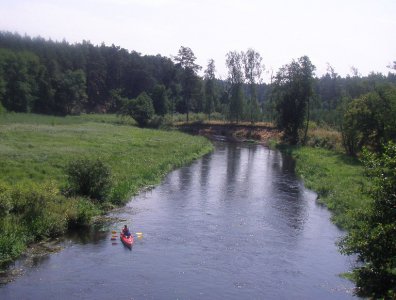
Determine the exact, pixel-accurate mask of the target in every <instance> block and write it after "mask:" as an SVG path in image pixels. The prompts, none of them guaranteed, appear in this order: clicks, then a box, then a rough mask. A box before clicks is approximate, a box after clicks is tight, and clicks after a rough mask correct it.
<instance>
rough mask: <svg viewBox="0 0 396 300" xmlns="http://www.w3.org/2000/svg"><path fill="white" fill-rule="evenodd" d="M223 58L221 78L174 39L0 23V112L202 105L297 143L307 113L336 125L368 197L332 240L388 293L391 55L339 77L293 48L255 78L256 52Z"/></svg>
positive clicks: (152, 110)
mask: <svg viewBox="0 0 396 300" xmlns="http://www.w3.org/2000/svg"><path fill="white" fill-rule="evenodd" d="M225 62H226V66H227V71H228V72H227V78H226V79H225V80H221V79H219V78H216V66H215V61H214V60H213V59H210V60H209V61H208V63H207V65H206V66H205V69H204V70H203V74H204V75H203V76H200V75H199V71H200V70H201V69H202V67H201V66H199V65H198V64H197V63H196V57H195V55H194V52H193V51H192V50H191V49H190V48H188V47H184V46H182V47H180V49H179V51H178V53H177V54H176V55H175V56H174V57H171V58H168V57H163V56H161V55H156V56H149V55H141V54H140V53H137V52H135V51H128V50H126V49H123V48H120V47H118V46H115V45H111V46H106V45H105V44H102V45H100V46H97V45H93V44H91V43H90V42H87V41H83V42H82V43H76V44H69V43H68V42H66V41H62V42H54V41H51V40H45V39H42V38H30V37H28V36H20V35H18V34H13V33H9V32H0V112H1V110H2V107H4V108H5V109H6V110H8V111H15V112H34V113H42V114H54V115H68V114H79V113H83V112H84V113H91V112H100V113H120V114H125V115H129V116H132V117H133V118H134V119H135V120H136V121H137V123H138V124H139V125H140V126H146V125H147V124H148V122H149V120H150V119H151V118H152V117H153V116H154V115H155V114H156V115H159V116H164V115H166V114H173V113H182V114H186V120H187V121H189V115H190V112H203V113H205V114H206V115H207V117H208V119H211V118H213V117H215V116H214V115H215V114H216V117H219V116H221V117H222V118H224V119H226V120H229V121H231V122H240V121H248V122H251V123H255V122H258V121H270V122H274V123H275V124H276V125H277V126H278V128H279V129H281V130H283V132H284V137H285V139H286V140H287V141H288V142H289V143H290V144H304V143H305V142H306V140H307V131H308V128H309V123H310V122H311V121H314V122H316V123H317V124H319V125H326V126H330V127H333V128H335V129H338V130H339V131H340V132H341V134H342V143H343V146H344V148H345V152H346V153H347V154H349V155H351V156H356V155H357V154H359V153H361V152H363V153H365V154H364V155H363V156H364V157H365V163H366V166H367V170H368V171H367V172H368V174H369V176H371V178H373V180H372V187H371V190H370V196H371V197H372V198H373V199H374V201H373V205H372V206H371V207H370V209H369V211H367V212H360V213H358V215H357V216H356V220H357V225H356V228H352V229H351V230H350V233H349V234H348V235H347V236H346V237H345V238H344V239H343V240H342V241H341V243H340V245H341V246H340V247H341V249H342V251H343V252H344V253H347V254H358V258H359V259H360V260H361V261H363V262H365V263H366V264H365V265H364V266H362V267H360V268H358V269H357V271H356V273H355V276H356V281H357V283H358V286H359V287H360V288H362V290H364V291H365V294H366V295H371V296H375V297H377V296H384V295H385V297H386V296H387V295H388V296H389V295H394V291H395V289H396V288H395V285H396V276H395V275H394V274H395V268H396V266H395V262H396V260H395V256H396V254H395V249H396V247H395V242H394V241H395V240H396V239H395V238H394V236H395V232H396V231H395V230H396V227H395V222H394V220H395V217H396V210H395V207H396V204H395V199H396V197H395V194H396V192H395V186H396V184H395V178H396V175H395V165H396V155H395V154H396V150H395V149H396V147H395V144H394V143H395V141H396V74H395V72H394V71H395V70H396V62H394V63H393V65H391V66H389V70H390V71H389V73H388V74H387V75H383V74H380V73H371V74H369V75H368V76H361V74H359V71H358V70H357V69H356V68H353V70H352V75H347V76H346V77H341V76H340V75H339V74H337V73H336V71H335V70H334V68H333V67H332V66H331V65H328V69H327V72H326V74H324V75H322V76H320V77H318V76H316V75H315V66H314V65H313V64H312V62H311V61H310V59H309V57H307V56H302V57H300V58H298V59H294V60H292V61H291V62H290V63H288V64H285V65H284V66H282V67H281V68H280V69H279V70H278V71H277V72H276V73H275V75H274V74H273V72H271V81H270V83H264V82H262V75H263V72H265V68H264V64H263V58H262V57H261V55H260V53H258V52H257V51H255V50H254V49H248V50H247V51H230V52H228V53H227V55H226V58H225ZM364 149H365V150H364ZM367 149H369V150H372V152H368V151H367ZM373 153H376V154H373ZM389 297H391V296H389Z"/></svg>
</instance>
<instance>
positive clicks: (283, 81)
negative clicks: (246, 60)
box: [274, 56, 315, 144]
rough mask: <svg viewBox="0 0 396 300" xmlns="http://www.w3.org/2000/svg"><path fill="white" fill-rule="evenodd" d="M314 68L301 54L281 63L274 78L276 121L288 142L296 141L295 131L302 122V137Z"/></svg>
mask: <svg viewBox="0 0 396 300" xmlns="http://www.w3.org/2000/svg"><path fill="white" fill-rule="evenodd" d="M314 70H315V66H314V65H312V63H311V61H310V60H309V58H308V57H307V56H302V57H300V58H299V59H298V60H297V61H295V60H293V61H292V62H291V63H290V64H289V65H285V66H283V67H282V68H281V69H280V70H279V71H278V73H277V75H276V78H275V88H274V93H275V97H276V98H277V104H276V110H277V113H278V116H277V124H278V127H279V128H281V129H283V130H284V134H285V138H286V139H288V140H289V142H290V143H291V144H297V143H298V142H300V140H301V139H300V136H299V130H300V129H302V128H303V125H304V122H306V127H305V133H304V138H303V141H305V139H306V135H307V130H308V123H309V117H310V115H309V105H310V99H311V97H312V95H313V89H312V86H313V72H314Z"/></svg>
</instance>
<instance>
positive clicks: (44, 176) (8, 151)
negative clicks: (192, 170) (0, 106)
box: [0, 114, 212, 197]
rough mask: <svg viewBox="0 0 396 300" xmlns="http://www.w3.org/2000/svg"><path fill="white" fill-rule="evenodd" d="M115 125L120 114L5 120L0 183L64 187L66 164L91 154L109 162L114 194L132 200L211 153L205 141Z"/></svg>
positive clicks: (0, 131) (0, 129) (0, 126)
mask: <svg viewBox="0 0 396 300" xmlns="http://www.w3.org/2000/svg"><path fill="white" fill-rule="evenodd" d="M116 121H117V117H116V116H102V115H99V116H97V115H96V116H95V115H86V116H82V117H66V118H60V117H47V116H40V115H26V114H11V115H6V116H5V117H3V116H1V117H0V169H1V170H2V172H1V173H0V181H5V182H9V183H15V182H19V181H33V182H43V181H46V180H49V179H51V180H55V181H56V182H58V183H59V184H60V185H63V184H65V180H66V177H65V173H64V168H65V166H66V165H67V163H68V162H69V161H71V160H74V159H76V158H79V157H85V156H87V157H90V158H100V159H101V160H103V161H104V162H106V163H107V164H109V165H110V167H111V169H112V173H113V174H114V182H115V187H114V189H113V193H120V189H122V190H123V193H122V194H123V195H124V197H128V196H130V195H132V194H133V193H136V192H137V191H138V190H139V189H140V188H142V187H143V186H145V185H151V184H156V183H158V182H159V181H160V179H161V178H162V177H163V175H165V174H166V173H167V172H169V171H170V170H172V169H173V168H175V167H179V166H181V165H183V164H185V163H188V162H190V161H192V160H193V159H196V158H197V157H199V156H201V155H202V154H204V153H206V152H208V151H210V150H211V149H212V146H211V145H210V143H209V142H208V141H207V140H206V139H204V138H202V137H193V136H189V135H186V134H183V133H180V132H176V131H159V130H151V129H139V128H136V127H131V126H126V125H114V124H115V123H116Z"/></svg>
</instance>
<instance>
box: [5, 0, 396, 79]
mask: <svg viewBox="0 0 396 300" xmlns="http://www.w3.org/2000/svg"><path fill="white" fill-rule="evenodd" d="M0 30H5V31H12V32H18V33H20V34H25V33H26V34H28V35H30V36H38V35H40V36H41V37H44V38H51V39H53V40H59V41H60V40H62V39H65V40H67V41H68V42H71V43H74V42H81V41H82V40H89V41H91V42H92V43H93V44H100V43H102V42H104V43H105V44H106V45H111V44H115V45H116V46H121V47H122V48H126V49H128V50H135V51H137V52H140V53H141V54H154V55H155V54H161V55H163V56H168V57H170V56H171V55H176V54H177V51H178V49H179V48H180V46H187V47H190V48H191V49H192V50H193V52H194V53H195V55H196V57H197V63H198V64H200V65H201V66H202V67H203V69H204V68H205V67H206V65H207V61H208V60H209V59H210V58H213V59H214V60H215V63H216V68H217V70H218V76H221V77H222V78H225V77H226V68H225V55H226V53H227V52H228V51H231V50H237V51H242V50H243V51H246V50H247V49H248V48H253V49H255V50H256V51H258V52H259V53H260V54H261V56H262V57H263V63H264V64H265V66H266V69H267V71H268V70H271V69H273V70H274V74H275V72H276V71H277V70H278V69H279V67H281V66H282V65H284V64H288V63H290V62H291V61H292V59H296V58H298V57H300V56H302V55H308V56H309V57H310V59H311V61H312V63H313V64H314V65H315V66H316V67H317V72H316V73H317V74H318V75H321V74H323V73H325V72H326V67H327V63H330V64H331V65H332V66H333V67H334V68H335V71H336V72H337V73H339V74H340V75H342V76H345V75H346V74H351V67H352V66H354V67H356V68H358V70H359V72H360V73H361V74H362V75H367V74H368V73H369V72H371V71H374V72H382V73H384V74H387V73H388V71H389V69H387V68H386V66H387V65H388V64H389V63H391V62H392V61H395V60H396V0H329V1H322V0H316V1H315V0H295V1H293V0H273V1H266V0H261V1H260V0H217V1H210V0H190V1H188V0H184V1H183V0H140V1H138V0H53V1H50V0H0Z"/></svg>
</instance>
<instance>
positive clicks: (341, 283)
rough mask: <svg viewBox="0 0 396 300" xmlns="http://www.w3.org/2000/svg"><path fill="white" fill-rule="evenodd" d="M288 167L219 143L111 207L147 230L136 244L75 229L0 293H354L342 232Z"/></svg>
mask: <svg viewBox="0 0 396 300" xmlns="http://www.w3.org/2000/svg"><path fill="white" fill-rule="evenodd" d="M293 168H294V166H293V162H292V161H291V160H290V159H288V158H285V157H283V156H282V155H281V154H280V153H279V152H278V151H273V150H269V149H267V148H264V147H262V146H237V145H228V144H218V145H217V146H216V151H215V152H214V153H212V154H210V155H207V156H205V157H204V158H202V159H201V160H199V161H197V162H195V163H194V164H192V165H191V166H188V167H184V168H181V169H179V170H176V171H174V172H172V173H171V174H169V175H168V176H167V177H166V179H165V181H164V183H163V184H161V185H160V186H158V187H157V188H155V189H154V190H152V191H150V192H146V193H143V194H141V195H139V196H138V197H136V198H135V199H134V200H133V201H132V202H130V203H129V204H128V205H127V207H126V208H123V209H122V210H120V211H119V212H115V213H114V215H115V216H117V217H121V218H125V219H127V221H126V223H128V224H130V225H131V226H132V228H133V231H134V232H143V235H144V236H143V238H142V239H136V240H135V245H134V246H133V248H132V251H130V250H128V249H127V248H126V247H124V246H123V245H122V244H121V243H120V242H119V241H117V242H116V243H115V244H113V243H112V242H111V241H110V232H109V231H106V232H103V233H100V232H91V234H89V235H87V236H85V235H80V237H73V238H71V240H70V241H67V242H65V249H64V250H63V251H61V252H59V253H57V254H53V255H51V256H49V257H47V258H46V259H43V260H41V261H39V262H38V263H37V264H36V265H35V266H34V267H32V268H28V269H27V270H26V273H25V275H24V276H22V277H20V278H18V279H17V280H16V281H15V282H13V283H10V284H8V285H5V286H3V287H1V288H0V299H350V298H353V297H352V294H351V290H352V287H353V286H352V284H351V283H350V282H349V281H347V280H345V279H342V278H340V277H339V276H338V274H340V273H342V272H345V271H348V270H349V268H350V261H349V260H348V258H346V257H343V256H341V255H340V254H339V253H338V252H337V248H336V246H335V241H336V240H337V238H339V236H340V235H341V234H342V233H341V232H340V231H339V230H338V229H337V228H336V227H335V226H334V225H332V224H331V223H330V221H329V217H330V215H329V212H328V211H327V210H326V209H325V208H323V207H320V206H318V205H317V204H316V203H315V194H314V193H312V192H310V191H308V190H306V189H305V188H304V187H303V186H302V185H301V183H300V182H299V181H298V180H297V179H296V177H295V175H294V173H293ZM122 225H123V223H119V224H114V226H113V228H120V227H121V226H122Z"/></svg>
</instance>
